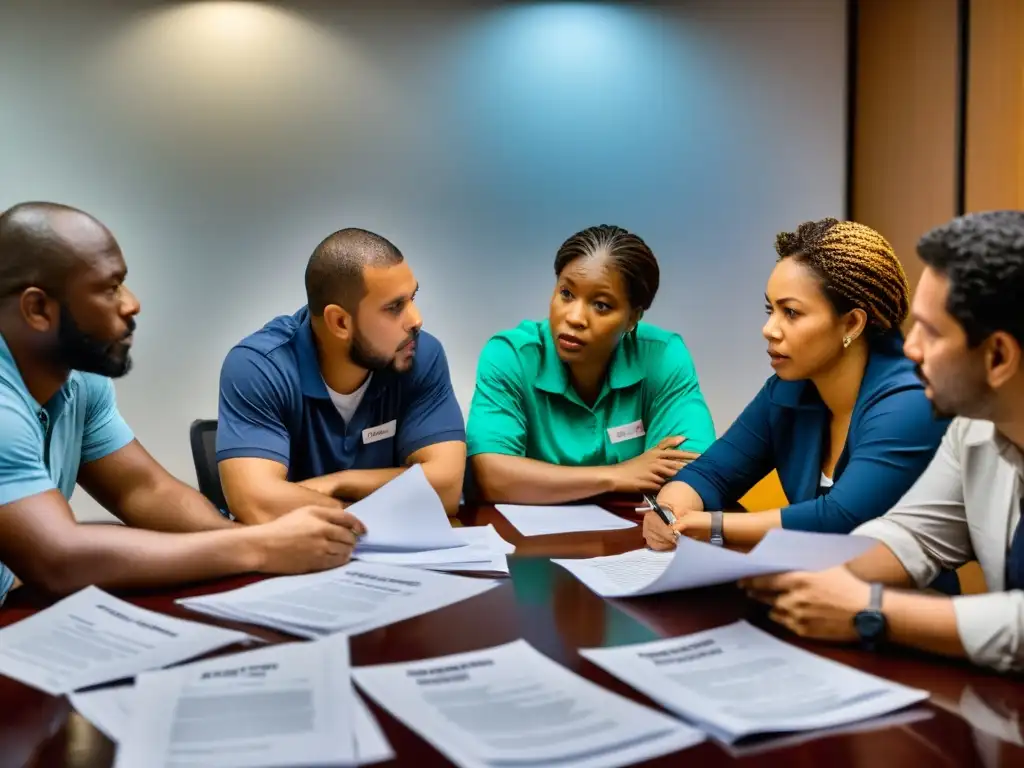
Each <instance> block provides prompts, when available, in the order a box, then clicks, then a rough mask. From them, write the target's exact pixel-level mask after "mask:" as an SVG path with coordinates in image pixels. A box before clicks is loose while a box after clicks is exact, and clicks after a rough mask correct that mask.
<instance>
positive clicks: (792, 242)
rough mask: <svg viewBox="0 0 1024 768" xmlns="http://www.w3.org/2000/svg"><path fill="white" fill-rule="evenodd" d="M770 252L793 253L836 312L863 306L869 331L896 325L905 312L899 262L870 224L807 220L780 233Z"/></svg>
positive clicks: (781, 256)
mask: <svg viewBox="0 0 1024 768" xmlns="http://www.w3.org/2000/svg"><path fill="white" fill-rule="evenodd" d="M775 251H776V253H778V255H779V259H778V260H779V261H782V259H787V258H793V259H796V260H798V261H799V262H800V263H801V264H804V265H805V266H807V267H810V269H811V270H812V271H813V272H814V273H815V274H816V275H817V276H818V279H819V280H820V281H821V285H822V288H823V290H824V292H825V296H826V297H827V298H828V300H829V301H830V302H831V304H832V306H833V307H834V308H835V310H836V313H837V314H840V315H843V314H846V313H847V312H850V311H851V310H853V309H858V308H859V309H862V310H864V312H865V314H867V316H868V325H867V327H868V332H869V333H870V334H872V335H876V336H877V335H881V334H884V333H887V332H889V331H892V330H893V329H898V328H899V327H900V324H901V323H902V322H903V321H904V320H906V318H907V314H908V313H909V312H910V287H909V285H908V284H907V276H906V273H904V271H903V265H902V264H900V261H899V259H897V258H896V254H895V253H894V252H893V249H892V246H891V245H889V242H888V241H887V240H886V239H885V238H884V237H882V236H881V235H880V234H879V233H878V232H876V231H875V230H873V229H871V227H867V226H865V225H863V224H858V223H856V222H854V221H839V220H837V219H832V218H827V219H821V220H820V221H807V222H804V223H803V224H801V225H800V226H799V227H797V229H796V231H795V232H782V233H780V234H779V235H778V236H777V237H776V238H775Z"/></svg>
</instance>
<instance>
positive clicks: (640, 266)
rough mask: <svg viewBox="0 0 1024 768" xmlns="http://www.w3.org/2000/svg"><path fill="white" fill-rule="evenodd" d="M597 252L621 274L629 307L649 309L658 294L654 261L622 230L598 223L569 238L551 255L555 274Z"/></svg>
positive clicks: (642, 245) (636, 239)
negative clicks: (607, 258)
mask: <svg viewBox="0 0 1024 768" xmlns="http://www.w3.org/2000/svg"><path fill="white" fill-rule="evenodd" d="M598 253H606V254H607V255H608V256H609V257H610V259H611V262H612V264H613V265H614V266H615V268H616V269H618V270H619V272H620V273H621V274H622V279H623V282H625V284H626V295H627V296H628V298H629V303H630V305H631V306H632V307H634V308H635V309H641V310H643V311H645V312H646V311H647V310H648V309H650V308H651V304H653V303H654V297H655V295H657V293H658V282H659V280H660V274H661V273H660V271H659V270H658V260H657V259H656V258H654V252H653V251H651V249H650V247H649V246H648V245H647V243H645V242H644V241H643V240H641V239H640V237H639V236H638V235H634V234H633V233H632V232H629V231H627V230H625V229H623V228H622V227H616V226H612V225H610V224H601V225H600V226H597V227H588V228H587V229H584V230H582V231H580V232H577V233H576V234H575V235H573V236H572V237H570V238H569V239H568V240H566V241H565V242H564V243H562V245H561V247H560V248H559V249H558V253H557V254H555V275H561V274H562V270H563V269H565V268H566V267H567V266H568V265H569V264H570V263H572V262H573V261H576V259H578V258H581V257H584V256H593V255H595V254H598Z"/></svg>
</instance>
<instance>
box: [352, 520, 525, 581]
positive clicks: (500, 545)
mask: <svg viewBox="0 0 1024 768" xmlns="http://www.w3.org/2000/svg"><path fill="white" fill-rule="evenodd" d="M452 533H454V534H455V535H456V536H457V537H458V538H459V539H460V540H461V541H462V542H463V544H462V546H459V547H446V548H445V549H427V550H422V551H419V552H379V551H371V552H362V551H360V552H357V553H356V555H355V556H356V559H358V560H362V561H363V562H364V563H386V564H388V565H405V566H409V567H412V568H425V569H427V570H431V571H468V572H477V573H504V574H507V573H508V572H509V570H508V561H507V560H506V556H507V555H509V554H511V553H512V552H515V550H516V548H515V547H514V546H513V545H511V544H509V543H508V542H507V541H505V540H504V539H503V538H501V536H500V535H499V534H498V532H497V531H496V530H495V529H494V526H493V525H486V526H473V527H469V528H453V529H452Z"/></svg>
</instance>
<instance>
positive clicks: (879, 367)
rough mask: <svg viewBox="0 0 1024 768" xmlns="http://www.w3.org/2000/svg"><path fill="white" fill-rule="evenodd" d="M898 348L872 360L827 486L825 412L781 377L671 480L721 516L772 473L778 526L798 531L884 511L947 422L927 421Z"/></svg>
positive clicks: (927, 408) (808, 389)
mask: <svg viewBox="0 0 1024 768" xmlns="http://www.w3.org/2000/svg"><path fill="white" fill-rule="evenodd" d="M895 341H896V340H895V339H888V340H886V342H892V343H887V344H886V346H887V347H888V348H875V349H873V350H872V352H871V355H870V357H869V358H868V364H867V367H866V369H865V371H864V379H863V381H862V382H861V385H860V392H859V393H858V395H857V402H856V405H855V406H854V409H853V415H852V417H851V419H850V429H849V432H848V434H847V437H846V445H845V446H844V447H843V452H842V455H841V456H840V458H839V462H838V463H837V464H836V468H835V471H834V472H833V475H832V480H833V486H832V487H831V488H819V482H820V478H821V465H822V460H823V458H824V455H823V452H824V450H825V448H826V446H827V444H828V430H829V412H828V409H827V408H826V407H825V404H824V403H823V402H822V400H821V397H820V396H819V395H818V390H817V388H816V387H815V386H814V385H813V384H812V383H811V382H810V381H783V380H782V379H780V378H779V377H778V376H772V377H771V378H770V379H768V381H767V382H766V383H765V385H764V386H763V387H762V388H761V391H760V392H758V393H757V396H756V397H755V398H754V400H753V401H752V402H751V403H750V404H749V405H748V406H747V407H746V409H745V410H744V411H743V413H741V414H740V416H739V418H738V419H736V421H735V423H733V425H732V426H731V427H729V429H728V431H727V432H726V433H725V434H724V435H722V437H721V438H719V439H718V440H716V441H715V442H714V443H713V444H712V445H711V447H710V448H708V450H707V451H706V452H705V453H704V454H702V455H701V456H700V458H698V459H696V460H695V461H694V462H692V463H691V464H689V465H688V466H686V467H684V468H683V469H682V470H680V471H679V473H678V474H676V476H675V477H674V478H673V480H680V481H682V482H684V483H686V484H687V485H689V486H690V487H691V488H693V489H694V490H695V491H696V492H697V494H698V495H699V496H700V497H701V500H702V501H703V502H704V509H707V510H717V509H724V508H727V507H729V506H735V505H736V503H737V502H738V500H739V498H740V497H741V496H743V495H744V494H745V493H746V492H747V491H749V490H750V489H751V488H752V487H753V486H754V485H755V484H757V482H758V481H760V480H761V479H762V478H763V477H764V476H765V475H767V474H768V473H769V472H771V471H772V470H773V469H777V470H778V472H779V478H780V480H781V481H782V487H783V489H784V490H785V492H786V498H787V500H789V502H790V504H789V506H788V507H784V508H783V509H782V526H783V527H784V528H792V529H796V530H803V531H819V532H826V533H849V532H850V531H852V530H853V529H854V528H856V527H857V526H858V525H860V524H861V523H863V522H865V521H867V520H870V519H872V518H875V517H879V516H881V515H883V514H885V513H886V512H888V511H889V510H890V509H891V508H892V507H893V506H894V505H895V504H896V502H897V501H899V500H900V498H901V497H902V496H903V494H904V493H906V492H907V491H908V490H909V489H910V486H911V485H913V484H914V482H915V481H916V480H917V478H918V476H919V475H920V474H921V473H922V472H923V471H924V469H925V467H927V466H928V463H929V462H930V461H931V459H932V456H933V455H934V454H935V451H936V450H937V449H938V447H939V442H940V441H941V440H942V436H943V434H944V433H945V431H946V427H947V426H948V425H949V421H948V420H945V419H937V418H935V416H934V415H933V412H932V407H931V403H930V402H929V401H928V398H927V397H925V394H924V386H923V385H922V384H921V382H920V380H919V379H918V377H917V374H916V373H915V370H914V364H913V363H912V362H911V361H910V360H908V359H907V358H906V357H904V356H903V355H902V352H897V351H896V346H897V344H896V343H895ZM683 447H684V448H685V447H686V446H685V443H684V444H683Z"/></svg>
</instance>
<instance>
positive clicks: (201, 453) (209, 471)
mask: <svg viewBox="0 0 1024 768" xmlns="http://www.w3.org/2000/svg"><path fill="white" fill-rule="evenodd" d="M188 435H189V442H191V443H192V461H193V463H194V464H195V465H196V481H197V482H198V484H199V492H200V493H201V494H203V496H205V497H206V498H207V499H209V500H210V503H211V504H213V505H214V506H215V507H217V509H219V510H220V512H221V514H222V515H224V516H225V517H230V515H229V514H228V502H227V500H226V499H225V498H224V489H223V488H221V485H220V472H219V470H218V469H217V420H216V419H197V420H196V421H193V422H192V426H191V427H189V430H188Z"/></svg>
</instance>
